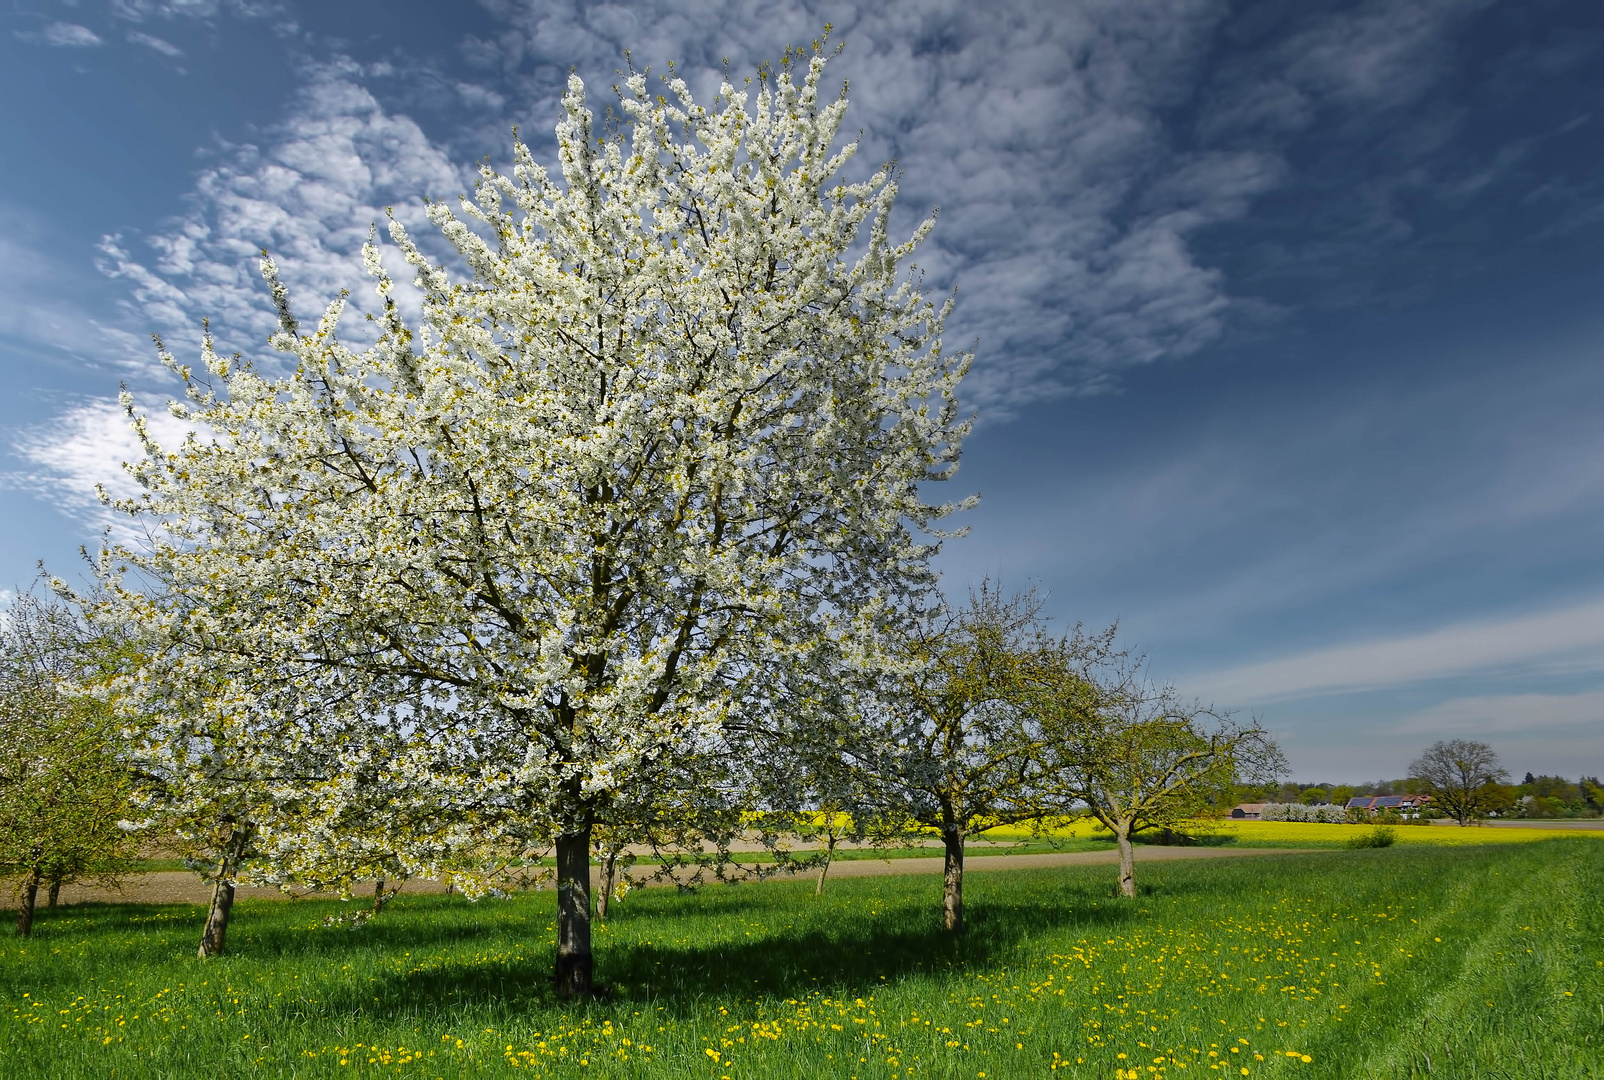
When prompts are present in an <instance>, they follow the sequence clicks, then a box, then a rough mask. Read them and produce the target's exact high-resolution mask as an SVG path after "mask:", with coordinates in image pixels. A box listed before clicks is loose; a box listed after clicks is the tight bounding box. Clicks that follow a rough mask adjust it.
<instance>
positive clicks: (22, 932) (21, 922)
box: [17, 867, 40, 937]
mask: <svg viewBox="0 0 1604 1080" xmlns="http://www.w3.org/2000/svg"><path fill="white" fill-rule="evenodd" d="M39 878H40V874H39V868H38V867H35V868H34V871H33V873H32V874H30V875H28V880H27V882H26V883H24V884H23V886H22V895H21V896H19V897H18V898H17V900H18V903H17V936H18V937H27V936H29V935H30V934H32V933H33V910H34V905H35V904H37V903H38V902H39Z"/></svg>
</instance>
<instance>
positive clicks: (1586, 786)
mask: <svg viewBox="0 0 1604 1080" xmlns="http://www.w3.org/2000/svg"><path fill="white" fill-rule="evenodd" d="M1577 786H1578V787H1580V788H1581V789H1582V801H1583V802H1584V803H1586V804H1587V809H1588V812H1589V813H1592V814H1604V784H1601V783H1600V782H1599V779H1598V777H1596V776H1584V777H1582V779H1581V780H1580V782H1578V784H1577Z"/></svg>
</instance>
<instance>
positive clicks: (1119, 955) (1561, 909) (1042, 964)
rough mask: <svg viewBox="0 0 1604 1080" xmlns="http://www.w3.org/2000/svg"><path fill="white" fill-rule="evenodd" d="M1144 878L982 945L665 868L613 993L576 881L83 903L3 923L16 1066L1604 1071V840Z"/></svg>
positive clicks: (161, 1072)
mask: <svg viewBox="0 0 1604 1080" xmlns="http://www.w3.org/2000/svg"><path fill="white" fill-rule="evenodd" d="M1145 882H1146V885H1145V887H1144V890H1143V892H1144V895H1143V897H1142V898H1141V899H1140V901H1139V902H1138V903H1135V904H1131V903H1120V902H1115V901H1111V900H1109V899H1108V898H1107V880H1106V876H1105V874H1104V873H1103V872H1100V871H1099V869H1098V868H1095V867H1087V868H1084V869H1082V868H1071V869H1058V870H1049V871H1040V872H1035V871H1010V872H1007V873H982V874H976V875H974V876H973V881H972V883H971V889H970V920H971V921H970V928H969V932H968V933H967V934H966V935H964V936H963V937H961V938H954V937H952V936H950V935H947V934H944V933H942V932H941V931H940V929H939V924H938V920H937V917H936V913H935V912H934V910H933V904H932V902H931V900H932V898H933V896H934V895H935V894H936V893H937V892H938V891H939V889H940V882H939V879H936V878H934V877H890V878H869V879H848V880H843V881H841V882H839V883H837V884H836V885H835V886H834V887H833V888H832V889H831V890H830V891H829V892H827V893H826V894H825V895H824V896H822V897H814V896H813V895H812V888H813V887H812V884H811V882H806V881H796V882H782V883H771V884H765V885H758V886H742V887H740V888H738V889H727V888H718V889H710V890H706V891H704V892H701V893H698V894H695V895H680V894H677V893H675V892H674V891H673V890H667V889H647V890H642V891H640V892H639V893H636V894H632V895H631V896H630V898H629V901H628V902H627V903H626V904H624V905H623V906H622V907H621V908H620V909H619V910H618V912H617V913H616V914H615V915H614V917H613V918H612V919H611V920H610V922H609V924H608V927H607V929H605V930H603V931H601V932H600V933H601V934H602V935H604V936H605V938H606V943H607V946H608V947H607V948H606V949H605V950H604V951H603V952H602V955H601V957H600V963H599V965H598V972H597V975H598V978H599V980H600V981H602V982H605V983H607V984H610V985H611V986H612V987H613V988H614V996H613V997H612V999H611V1000H608V1001H595V1002H590V1003H587V1004H585V1005H582V1006H575V1005H572V1004H569V1005H564V1004H562V1003H559V1002H558V1001H557V1000H556V998H555V995H554V992H553V989H552V985H551V981H550V979H549V977H548V969H549V965H550V963H551V958H552V953H553V950H554V936H555V931H554V928H553V926H554V921H555V911H556V905H555V900H554V897H553V895H552V894H551V893H550V892H543V893H529V894H519V895H516V896H514V897H512V898H510V899H508V900H504V901H493V900H487V901H481V902H479V903H478V904H469V903H467V902H466V901H464V900H462V899H461V898H460V897H445V896H428V897H423V896H409V895H407V894H405V893H403V894H402V895H401V896H400V897H399V898H397V899H396V900H395V901H394V902H393V903H392V904H391V905H390V907H389V908H387V909H386V911H385V914H384V915H383V916H382V917H381V918H379V919H377V920H374V921H371V922H369V923H368V924H367V925H366V926H365V927H363V928H362V929H360V930H355V931H351V930H340V929H328V928H324V927H323V925H322V919H323V916H324V915H326V914H329V913H330V912H334V911H339V910H342V907H341V905H339V904H337V903H323V902H299V903H284V902H276V901H246V902H243V903H242V904H241V906H240V911H239V914H238V917H237V920H236V925H235V929H234V931H233V933H234V935H235V936H234V939H233V944H234V955H233V956H232V957H230V958H228V959H227V960H225V961H222V962H220V963H215V964H207V965H204V966H203V965H199V964H197V963H196V962H194V961H193V960H192V959H187V958H180V956H181V954H182V953H183V952H186V951H187V948H185V946H187V943H188V942H189V940H190V937H191V935H192V932H193V929H194V925H195V922H196V920H197V919H198V918H199V911H198V910H197V909H195V908H192V907H187V906H173V907H159V906H142V905H106V906H99V905H95V906H84V907H78V908H70V909H65V910H61V911H58V912H56V913H54V914H53V915H50V916H46V917H44V918H43V919H42V920H41V923H40V926H39V930H38V933H37V935H36V937H35V938H34V939H33V940H31V941H29V942H7V943H0V996H3V999H4V1003H5V1008H3V1009H0V1075H7V1076H28V1077H30V1078H37V1080H69V1078H73V1080H76V1078H89V1077H94V1078H99V1077H105V1076H112V1075H115V1076H117V1077H126V1078H128V1080H154V1078H157V1077H184V1076H197V1075H226V1076H229V1077H244V1078H255V1077H263V1078H265V1077H275V1078H277V1077H285V1078H309V1077H327V1076H347V1075H351V1074H356V1075H363V1076H377V1075H393V1074H395V1073H396V1072H397V1071H398V1070H399V1071H402V1072H405V1073H407V1074H411V1075H418V1076H428V1077H436V1076H448V1077H481V1076H498V1077H499V1076H506V1075H509V1074H512V1075H518V1074H519V1073H512V1072H511V1070H510V1069H509V1067H508V1058H509V1056H511V1057H513V1058H516V1059H517V1060H519V1061H520V1062H521V1063H522V1062H528V1063H532V1064H534V1065H536V1066H539V1067H538V1068H536V1069H534V1070H533V1071H534V1074H535V1075H556V1076H578V1075H585V1076H594V1077H633V1078H652V1077H675V1078H679V1077H695V1076H701V1077H709V1078H712V1080H717V1078H719V1077H723V1076H728V1077H730V1078H731V1080H737V1078H747V1077H763V1078H770V1077H773V1078H777V1080H790V1078H803V1077H807V1078H813V1077H818V1076H837V1075H839V1076H843V1077H845V1076H849V1075H856V1076H858V1077H861V1078H863V1080H869V1078H875V1080H885V1078H889V1077H891V1076H892V1075H894V1074H895V1075H897V1076H901V1077H906V1076H907V1075H908V1074H907V1069H908V1068H910V1067H911V1068H914V1069H915V1072H914V1075H915V1076H916V1077H918V1076H934V1077H951V1078H958V1077H964V1078H972V1077H974V1076H976V1074H977V1073H980V1072H985V1073H987V1075H988V1076H990V1077H1024V1076H1046V1075H1052V1076H1055V1077H1056V1076H1058V1075H1060V1074H1063V1075H1067V1076H1070V1077H1077V1078H1081V1080H1090V1078H1093V1077H1096V1078H1100V1080H1106V1078H1107V1077H1109V1076H1112V1075H1114V1073H1115V1069H1116V1068H1121V1067H1125V1066H1128V1065H1130V1064H1132V1063H1133V1062H1134V1063H1139V1064H1142V1065H1143V1066H1144V1069H1143V1075H1151V1074H1148V1073H1146V1071H1145V1066H1146V1065H1147V1064H1151V1063H1153V1059H1154V1058H1155V1057H1159V1056H1164V1057H1165V1058H1166V1061H1167V1062H1168V1061H1170V1060H1177V1059H1178V1060H1182V1061H1186V1062H1188V1063H1189V1068H1188V1069H1187V1070H1186V1072H1185V1073H1181V1072H1179V1070H1176V1069H1174V1068H1173V1066H1171V1067H1170V1068H1169V1070H1167V1071H1168V1072H1169V1073H1170V1074H1174V1075H1193V1074H1194V1073H1195V1074H1198V1075H1218V1073H1216V1072H1215V1071H1212V1070H1210V1069H1209V1068H1208V1064H1209V1063H1213V1062H1216V1061H1220V1060H1222V1059H1223V1060H1225V1061H1228V1062H1229V1063H1230V1064H1231V1066H1232V1068H1231V1070H1230V1074H1231V1075H1232V1076H1236V1075H1238V1068H1240V1067H1247V1068H1249V1069H1250V1075H1252V1076H1255V1077H1257V1076H1267V1077H1307V1078H1310V1080H1347V1078H1349V1077H1372V1076H1373V1077H1394V1076H1398V1077H1404V1076H1410V1075H1427V1066H1426V1061H1425V1057H1426V1056H1427V1055H1429V1056H1430V1058H1431V1060H1432V1063H1433V1068H1434V1069H1435V1070H1436V1071H1437V1074H1438V1075H1442V1074H1444V1069H1445V1067H1446V1066H1447V1063H1449V1062H1451V1063H1452V1066H1451V1068H1448V1069H1447V1072H1448V1074H1451V1075H1453V1076H1455V1077H1463V1078H1471V1080H1483V1078H1485V1080H1493V1078H1503V1077H1508V1076H1510V1075H1512V1074H1511V1073H1510V1071H1509V1065H1510V1063H1511V1062H1519V1063H1520V1070H1519V1074H1520V1075H1523V1076H1552V1077H1560V1076H1563V1077H1566V1078H1568V1080H1569V1078H1580V1080H1588V1078H1595V1080H1596V1078H1598V1077H1601V1076H1604V1062H1601V1060H1600V1058H1599V1056H1598V1054H1597V1052H1596V1051H1597V1047H1598V1045H1599V1041H1600V1039H1601V1038H1604V1027H1601V1024H1600V1019H1599V1014H1598V1008H1597V1002H1598V1001H1599V1000H1600V996H1601V994H1604V945H1601V942H1604V912H1601V910H1600V908H1599V906H1598V905H1597V904H1596V903H1592V902H1591V900H1590V898H1591V897H1595V896H1597V895H1598V893H1599V889H1600V887H1601V886H1604V845H1601V844H1597V843H1594V842H1588V841H1585V840H1580V839H1578V840H1559V841H1549V842H1543V843H1535V844H1530V845H1525V844H1523V845H1518V846H1515V847H1509V848H1499V849H1488V848H1468V849H1459V850H1442V849H1421V848H1400V849H1398V850H1395V851H1389V852H1386V853H1384V854H1383V853H1378V852H1324V853H1310V854H1308V855H1302V856H1292V857H1286V858H1274V859H1271V858H1254V859H1240V860H1238V859H1227V860H1218V861H1210V862H1175V863H1155V864H1153V865H1152V866H1151V867H1150V868H1149V869H1148V870H1147V871H1146V873H1145ZM1216 950H1218V953H1216ZM1161 965H1162V966H1161ZM1317 990H1318V991H1319V993H1316V992H1315V991H1317ZM24 995H27V996H24ZM1400 996H1406V997H1407V999H1408V1002H1409V1007H1408V1008H1400V1007H1399V999H1400ZM107 1040H109V1041H107ZM1239 1040H1246V1042H1241V1041H1239ZM648 1046H649V1047H651V1049H650V1050H649V1051H648V1050H646V1049H645V1048H646V1047H648ZM1233 1046H1235V1047H1236V1048H1237V1051H1236V1052H1235V1053H1232V1051H1231V1047H1233ZM708 1050H712V1051H714V1052H715V1053H717V1054H718V1055H719V1061H718V1063H717V1067H716V1068H715V1067H714V1062H713V1060H712V1058H711V1057H710V1056H709V1055H708V1053H707V1051H708ZM1210 1050H1213V1051H1214V1052H1215V1053H1216V1054H1217V1055H1218V1057H1210V1056H1209V1051H1210ZM1194 1051H1195V1052H1194ZM1288 1052H1295V1053H1297V1055H1298V1056H1297V1057H1296V1058H1289V1057H1287V1056H1286V1055H1287V1054H1288ZM1054 1054H1057V1055H1058V1058H1057V1059H1056V1060H1057V1061H1058V1062H1060V1063H1061V1067H1060V1068H1058V1069H1057V1070H1054V1069H1053V1067H1052V1066H1053V1064H1054V1061H1055V1058H1054ZM1119 1054H1124V1055H1126V1057H1125V1058H1123V1059H1122V1058H1119V1057H1117V1056H1116V1055H1119ZM1255 1054H1261V1055H1263V1057H1264V1058H1265V1059H1266V1060H1265V1061H1263V1062H1260V1061H1258V1060H1257V1059H1256V1058H1255V1057H1254V1055H1255ZM1304 1055H1307V1056H1308V1057H1309V1058H1310V1060H1309V1061H1308V1062H1307V1063H1306V1062H1304V1061H1303V1060H1302V1058H1303V1056H1304ZM342 1057H343V1060H345V1061H346V1062H347V1063H348V1064H347V1065H346V1066H345V1067H342V1066H341V1061H342ZM1077 1058H1079V1059H1081V1060H1080V1061H1078V1062H1077V1060H1076V1059H1077ZM369 1059H373V1063H372V1064H370V1063H369ZM892 1060H895V1061H896V1062H897V1064H896V1065H895V1066H893V1065H891V1064H890V1063H889V1062H890V1061H892ZM581 1061H584V1062H587V1064H586V1065H581V1064H580V1062H581ZM403 1062H405V1065H403V1064H402V1063H403ZM520 1073H521V1070H520Z"/></svg>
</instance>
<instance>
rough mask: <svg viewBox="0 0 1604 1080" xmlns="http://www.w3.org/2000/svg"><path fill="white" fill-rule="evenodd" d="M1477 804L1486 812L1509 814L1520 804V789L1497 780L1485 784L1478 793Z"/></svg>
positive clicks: (1501, 815)
mask: <svg viewBox="0 0 1604 1080" xmlns="http://www.w3.org/2000/svg"><path fill="white" fill-rule="evenodd" d="M1477 805H1478V806H1479V807H1480V810H1481V812H1482V813H1484V814H1497V815H1499V816H1500V817H1503V816H1507V815H1508V814H1510V813H1512V812H1514V810H1515V809H1516V808H1518V807H1519V806H1520V790H1519V789H1518V788H1515V787H1512V786H1511V785H1509V784H1500V783H1497V782H1491V783H1486V784H1483V785H1482V786H1481V788H1480V789H1479V791H1478V793H1477Z"/></svg>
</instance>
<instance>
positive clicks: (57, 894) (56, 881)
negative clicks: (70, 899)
mask: <svg viewBox="0 0 1604 1080" xmlns="http://www.w3.org/2000/svg"><path fill="white" fill-rule="evenodd" d="M60 899H61V879H60V878H52V879H51V880H50V898H49V899H48V900H46V901H45V906H46V907H51V908H53V907H55V906H56V901H58V900H60Z"/></svg>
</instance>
